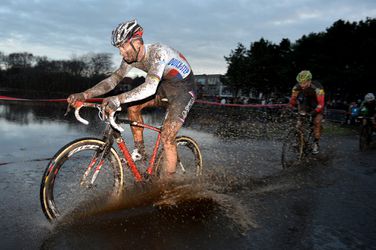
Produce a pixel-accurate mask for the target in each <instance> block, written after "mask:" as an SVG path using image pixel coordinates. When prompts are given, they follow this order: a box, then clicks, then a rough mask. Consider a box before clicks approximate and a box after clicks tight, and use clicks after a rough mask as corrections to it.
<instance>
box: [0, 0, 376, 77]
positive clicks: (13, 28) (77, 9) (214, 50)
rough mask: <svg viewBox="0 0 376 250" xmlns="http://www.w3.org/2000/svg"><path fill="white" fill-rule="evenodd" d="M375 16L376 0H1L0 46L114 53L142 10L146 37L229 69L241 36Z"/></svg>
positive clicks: (210, 69)
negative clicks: (119, 31) (121, 32)
mask: <svg viewBox="0 0 376 250" xmlns="http://www.w3.org/2000/svg"><path fill="white" fill-rule="evenodd" d="M367 17H372V18H375V17H376V1H375V0H265V1H261V0H185V1H178V0H147V1H146V0H133V1H130V0H103V1H101V0H80V1H75V0H55V1H52V0H50V1H48V0H1V3H0V52H3V53H5V54H9V53H13V52H30V53H32V54H33V55H37V56H47V57H48V58H49V59H70V58H72V57H73V56H80V55H83V54H86V53H89V52H95V53H99V52H109V53H113V54H114V62H115V63H114V66H118V65H119V64H120V61H121V58H120V56H119V53H118V50H117V49H116V48H115V47H112V45H111V43H110V38H111V31H112V29H113V28H115V27H116V26H117V24H118V23H120V22H122V21H124V20H130V19H133V18H136V19H137V20H138V22H139V23H140V24H141V25H142V26H143V28H144V41H145V43H154V42H160V43H164V44H167V45H170V46H172V47H174V48H176V49H178V50H179V51H180V52H182V53H183V54H184V55H185V57H186V58H187V59H188V61H189V62H190V64H191V66H192V68H193V71H194V73H195V74H204V73H205V74H213V73H221V74H224V73H226V70H227V64H226V61H225V60H224V56H228V55H229V54H230V52H231V50H233V49H235V48H236V47H237V44H238V43H239V42H241V43H243V44H244V45H245V46H247V47H249V45H250V43H251V42H254V41H258V40H259V39H260V38H262V37H263V38H265V39H267V40H269V41H271V42H273V43H279V42H280V41H281V39H283V38H288V39H290V41H292V42H294V41H295V40H296V39H299V38H300V37H301V36H302V35H304V34H309V33H311V32H321V31H325V29H326V28H328V27H330V26H331V25H332V24H333V22H335V21H337V20H338V19H343V20H348V21H351V22H353V21H360V20H366V18H367Z"/></svg>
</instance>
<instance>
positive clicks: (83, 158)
mask: <svg viewBox="0 0 376 250" xmlns="http://www.w3.org/2000/svg"><path fill="white" fill-rule="evenodd" d="M104 145H105V142H104V141H102V140H98V139H95V138H83V139H78V140H75V141H73V142H71V143H69V144H67V145H66V146H64V147H63V148H62V149H61V150H60V151H59V152H57V153H56V154H55V156H54V157H53V158H52V159H51V161H50V162H49V163H48V165H47V168H46V170H45V172H44V175H43V178H42V183H41V188H40V201H41V205H42V209H43V212H44V214H45V215H46V217H47V219H49V220H54V219H57V218H58V217H59V216H61V215H65V214H68V213H70V212H72V211H73V210H74V209H75V208H77V207H80V209H85V208H88V209H89V208H90V207H91V205H92V204H93V202H94V201H95V198H99V197H101V198H103V197H114V195H119V194H120V193H121V191H122V188H123V168H122V164H121V161H120V158H119V156H118V154H117V152H116V151H115V149H113V148H111V149H110V151H109V153H108V154H107V155H105V156H104V157H103V158H102V157H101V155H102V154H101V153H102V152H103V147H104ZM101 159H102V161H101ZM98 166H101V167H100V169H99V167H98ZM96 169H98V171H97V173H95V172H96ZM90 202H91V203H90ZM81 206H83V207H82V208H81Z"/></svg>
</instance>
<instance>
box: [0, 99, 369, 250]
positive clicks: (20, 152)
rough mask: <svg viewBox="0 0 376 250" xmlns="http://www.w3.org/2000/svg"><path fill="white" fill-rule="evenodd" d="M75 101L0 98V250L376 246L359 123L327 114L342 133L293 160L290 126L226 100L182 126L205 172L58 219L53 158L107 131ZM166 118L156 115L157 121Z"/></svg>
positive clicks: (152, 117)
mask: <svg viewBox="0 0 376 250" xmlns="http://www.w3.org/2000/svg"><path fill="white" fill-rule="evenodd" d="M64 109H65V107H64V106H62V105H59V104H53V105H52V104H49V105H47V106H46V105H42V104H25V103H23V104H20V103H12V104H4V103H2V104H1V103H0V133H1V135H2V136H1V140H0V147H1V152H0V197H1V203H0V223H1V227H0V235H1V238H0V246H1V249H376V247H375V242H376V230H375V226H376V213H375V211H376V192H375V189H376V179H375V178H376V176H375V174H376V164H375V160H376V147H375V146H373V147H372V148H371V149H370V150H369V151H367V152H363V153H361V152H359V150H358V138H357V135H356V131H351V130H346V132H344V133H342V132H341V133H335V131H336V130H338V131H343V128H341V127H339V126H337V125H333V124H325V125H324V126H326V127H330V128H331V132H329V133H327V134H326V135H325V136H324V137H323V140H322V143H321V153H320V154H319V155H318V156H317V157H315V158H312V159H311V160H310V161H309V162H308V163H307V164H305V165H304V166H302V167H300V168H293V169H288V170H282V168H281V164H280V153H281V152H280V150H281V141H280V140H278V139H273V138H278V135H281V134H282V133H283V131H280V132H278V129H277V130H276V129H273V125H272V121H270V120H268V123H264V124H263V125H262V126H258V125H257V124H256V123H257V122H258V123H259V122H260V119H259V120H257V121H256V122H255V123H253V122H252V121H251V120H246V119H242V118H241V117H240V118H239V117H238V114H235V115H234V112H229V113H228V115H225V116H224V115H223V114H226V112H228V111H226V110H213V111H212V112H213V114H210V115H208V113H207V112H208V111H207V110H206V111H204V112H203V111H202V110H200V109H199V108H197V109H194V110H193V111H192V112H193V113H191V120H190V121H188V122H187V125H188V127H186V128H184V129H183V130H182V131H181V133H182V134H186V135H188V136H192V137H194V138H195V139H196V140H197V141H198V143H199V144H200V146H201V150H202V154H203V156H204V167H205V175H204V178H203V181H201V182H198V183H196V182H193V183H186V182H184V183H179V182H177V183H175V184H172V185H171V186H169V187H168V188H167V191H165V192H162V191H161V187H160V186H159V185H155V186H149V187H147V188H144V189H142V190H140V189H139V188H138V187H134V188H133V187H130V191H129V193H128V196H127V197H126V198H127V199H123V200H121V201H118V202H116V203H114V204H110V205H107V204H106V205H104V204H102V203H99V204H97V207H96V209H94V210H93V211H92V212H90V213H85V214H82V213H80V210H79V208H78V209H77V210H78V212H77V213H76V214H72V215H69V216H67V217H66V219H64V220H63V221H62V222H60V223H55V224H50V223H49V222H48V221H47V219H46V218H45V217H44V214H43V212H42V210H41V208H40V203H39V188H40V181H41V177H42V175H43V172H44V169H45V167H46V165H47V163H48V159H49V158H50V157H51V156H52V155H53V154H54V153H55V152H56V151H57V150H58V149H59V148H60V147H61V146H63V145H65V144H66V143H68V142H69V141H71V140H73V139H76V138H78V137H84V136H98V135H99V134H100V131H101V126H99V125H93V126H88V127H87V126H84V125H81V124H79V123H78V122H76V121H74V120H73V119H72V117H70V116H68V117H64V116H63V115H62V114H63V113H64V112H65V110H64ZM218 113H221V115H219V116H218V115H216V114H218ZM83 116H85V115H83ZM86 117H88V118H89V120H90V121H93V122H92V124H94V123H97V121H98V120H95V119H96V117H95V114H94V113H89V114H88V115H87V116H86ZM161 117H163V113H161V112H156V113H149V114H148V115H147V116H146V122H148V123H152V124H155V125H156V124H158V123H159V122H160V119H161ZM221 118H222V120H221ZM264 118H265V117H264ZM264 118H262V119H261V121H264V122H265V119H264ZM234 120H238V121H236V122H234ZM241 121H243V122H241ZM244 121H246V122H247V123H249V124H248V125H247V123H245V122H244ZM255 124H256V125H255ZM237 128H238V129H237ZM247 128H248V129H247ZM280 130H282V129H280ZM237 131H241V133H237ZM333 131H334V132H333ZM253 132H254V133H253ZM125 138H126V139H128V140H130V138H131V135H130V133H129V132H126V133H125ZM146 138H153V136H152V134H151V133H146ZM130 144H131V143H130ZM128 198H130V199H128Z"/></svg>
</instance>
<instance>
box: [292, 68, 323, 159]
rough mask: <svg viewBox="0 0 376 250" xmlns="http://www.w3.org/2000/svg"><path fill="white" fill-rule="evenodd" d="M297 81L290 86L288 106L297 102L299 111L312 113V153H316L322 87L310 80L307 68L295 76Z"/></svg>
mask: <svg viewBox="0 0 376 250" xmlns="http://www.w3.org/2000/svg"><path fill="white" fill-rule="evenodd" d="M296 81H297V82H298V83H297V84H296V85H295V86H294V87H293V88H292V94H291V98H290V106H291V107H295V106H296V105H297V104H298V110H299V112H302V111H304V112H307V113H311V114H312V118H313V125H314V128H313V134H314V143H313V145H312V153H313V154H318V153H319V150H320V146H319V141H320V137H321V121H322V119H323V112H324V103H325V101H324V98H325V92H324V88H323V87H322V85H321V84H320V83H319V82H318V81H312V74H311V72H310V71H308V70H303V71H301V72H300V73H299V74H298V75H297V76H296Z"/></svg>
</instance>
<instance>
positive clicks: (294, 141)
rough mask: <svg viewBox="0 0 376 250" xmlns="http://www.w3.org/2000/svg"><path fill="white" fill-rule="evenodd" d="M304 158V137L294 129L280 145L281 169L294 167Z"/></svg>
mask: <svg viewBox="0 0 376 250" xmlns="http://www.w3.org/2000/svg"><path fill="white" fill-rule="evenodd" d="M303 157H304V136H303V134H302V133H301V132H299V131H298V130H296V129H292V130H290V131H289V132H288V134H287V137H286V138H285V141H284V142H283V145H282V157H281V162H282V168H288V167H293V166H296V165H298V164H299V163H300V161H301V160H302V159H303Z"/></svg>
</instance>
